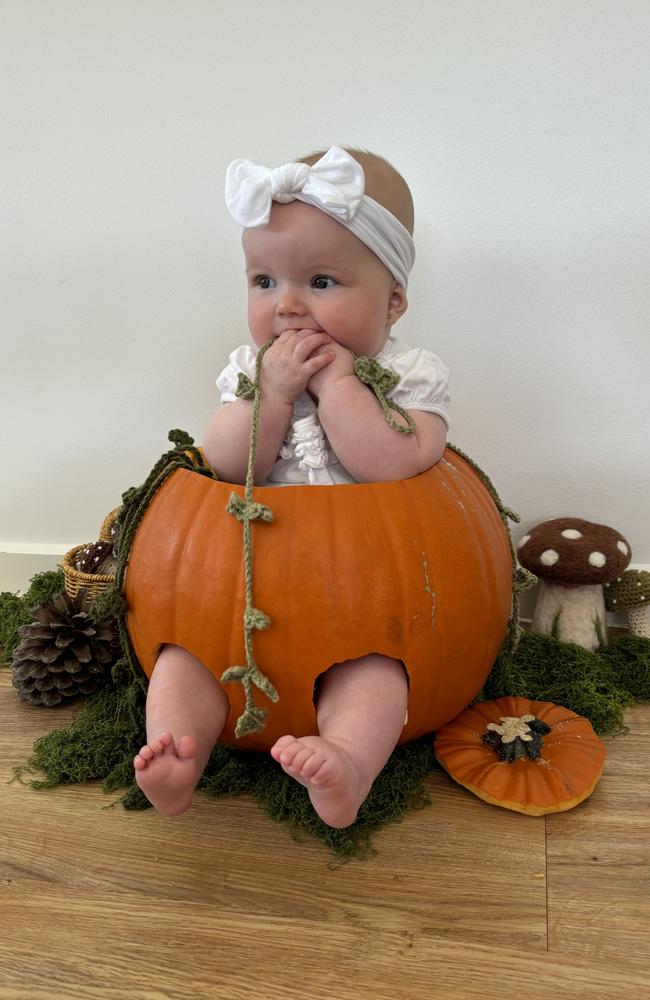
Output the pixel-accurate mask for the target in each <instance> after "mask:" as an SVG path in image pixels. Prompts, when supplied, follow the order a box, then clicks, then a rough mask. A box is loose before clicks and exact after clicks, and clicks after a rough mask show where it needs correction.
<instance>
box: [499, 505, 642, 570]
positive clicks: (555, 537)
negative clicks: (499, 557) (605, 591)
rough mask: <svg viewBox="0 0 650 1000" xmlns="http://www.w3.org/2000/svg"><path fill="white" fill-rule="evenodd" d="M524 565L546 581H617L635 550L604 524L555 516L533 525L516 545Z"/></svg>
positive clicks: (616, 532) (518, 556) (618, 533)
mask: <svg viewBox="0 0 650 1000" xmlns="http://www.w3.org/2000/svg"><path fill="white" fill-rule="evenodd" d="M517 558H518V559H519V562H520V563H521V565H522V566H523V567H524V568H525V569H528V570H530V572H531V573H534V574H535V576H538V577H540V578H541V579H543V580H551V581H553V582H554V583H564V584H570V585H574V586H575V585H578V584H602V583H607V582H608V581H610V580H615V579H616V578H617V577H619V576H620V575H621V573H622V572H623V570H624V569H625V568H626V566H627V565H628V563H629V562H630V559H631V558H632V552H631V549H630V546H629V543H628V542H627V540H626V539H625V538H624V537H623V535H621V534H620V532H618V531H615V529H614V528H608V527H607V525H605V524H594V522H593V521H584V520H583V519H582V518H579V517H556V518H554V519H553V520H552V521H543V522H542V523H541V524H538V525H536V527H534V528H531V529H530V530H529V531H528V532H527V533H526V534H525V535H524V537H523V538H522V539H521V541H520V542H519V544H518V546H517Z"/></svg>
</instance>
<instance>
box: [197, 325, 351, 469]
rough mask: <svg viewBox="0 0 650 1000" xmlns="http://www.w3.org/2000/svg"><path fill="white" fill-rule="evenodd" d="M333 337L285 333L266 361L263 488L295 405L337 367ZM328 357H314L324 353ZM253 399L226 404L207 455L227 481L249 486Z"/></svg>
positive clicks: (260, 438) (209, 435)
mask: <svg viewBox="0 0 650 1000" xmlns="http://www.w3.org/2000/svg"><path fill="white" fill-rule="evenodd" d="M330 342H331V340H330V337H328V335H327V334H326V333H323V332H317V331H314V330H285V332H284V333H282V334H280V336H279V337H278V338H277V340H276V341H275V342H274V343H273V344H272V346H271V347H270V348H269V349H268V350H267V351H266V353H265V354H264V357H263V358H262V402H261V406H260V421H259V429H258V434H257V447H256V452H255V466H254V470H253V475H254V479H255V482H256V483H263V482H264V480H265V479H266V477H267V476H268V474H269V472H270V471H271V469H272V468H273V465H274V463H275V461H276V459H277V457H278V454H279V452H280V448H281V446H282V442H283V441H284V438H285V436H286V433H287V431H288V429H289V424H290V423H291V418H292V415H293V404H294V402H295V400H296V399H297V398H298V396H300V394H301V393H302V392H304V391H305V389H306V387H307V383H308V382H309V380H310V378H311V377H312V376H313V375H314V374H315V373H316V372H318V371H320V370H321V369H322V368H324V367H326V366H327V365H329V364H331V362H332V360H333V356H334V355H333V353H332V352H331V351H328V350H327V347H328V345H329V344H330ZM319 349H320V351H321V352H322V353H319V354H314V352H315V351H317V350H319ZM252 413H253V402H252V400H245V399H238V400H237V401H236V402H234V403H225V404H224V405H223V406H222V407H220V409H218V410H217V412H216V413H215V415H214V416H213V418H212V420H211V421H210V424H209V425H208V429H207V431H206V433H205V438H204V442H203V452H204V454H205V457H206V459H207V460H208V462H209V464H210V465H211V466H212V468H213V469H215V471H216V472H217V473H218V475H219V476H220V478H221V479H223V480H225V481H226V482H228V483H243V482H245V480H246V471H247V468H248V449H249V439H250V426H251V417H252Z"/></svg>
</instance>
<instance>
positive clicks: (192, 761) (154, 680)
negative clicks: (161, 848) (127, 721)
mask: <svg viewBox="0 0 650 1000" xmlns="http://www.w3.org/2000/svg"><path fill="white" fill-rule="evenodd" d="M229 709H230V704H229V701H228V698H227V696H226V694H225V692H224V691H223V689H222V688H221V686H220V685H219V684H218V682H217V681H216V679H215V678H214V676H213V675H212V674H211V673H210V671H209V670H208V669H207V668H206V667H204V665H203V664H202V663H201V661H200V660H197V658H196V657H195V656H193V655H192V654H191V653H188V651H187V650H186V649H183V648H182V647H181V646H164V647H163V650H162V652H161V653H160V656H159V657H158V659H157V660H156V666H155V667H154V671H153V674H152V675H151V680H150V682H149V691H148V693H147V745H146V746H144V747H142V749H141V750H140V753H139V754H137V755H136V757H135V759H134V761H133V764H134V767H135V780H136V781H137V783H138V785H139V786H140V788H141V789H142V791H143V792H144V794H145V795H146V796H147V798H148V799H149V801H150V802H151V804H152V805H153V806H155V808H156V809H157V810H158V812H161V813H164V815H166V816H177V815H178V814H179V813H182V812H185V810H186V809H189V807H190V805H191V803H192V794H193V792H194V789H195V788H196V785H197V784H198V781H199V778H200V777H201V775H202V774H203V769H204V768H205V765H206V764H207V762H208V758H209V757H210V754H211V753H212V750H213V747H214V745H215V743H216V742H217V740H218V738H219V736H220V734H221V731H222V729H223V727H224V724H225V721H226V718H227V715H228V711H229Z"/></svg>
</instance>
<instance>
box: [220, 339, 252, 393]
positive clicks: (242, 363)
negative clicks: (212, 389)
mask: <svg viewBox="0 0 650 1000" xmlns="http://www.w3.org/2000/svg"><path fill="white" fill-rule="evenodd" d="M256 358H257V351H256V350H255V349H254V348H253V347H250V346H249V345H248V344H244V345H243V346H242V347H238V348H237V349H236V350H235V351H233V352H232V354H231V355H230V356H229V364H227V365H226V367H225V368H224V370H223V371H222V372H221V374H220V375H219V377H218V378H217V389H219V391H220V393H221V402H222V403H234V402H235V401H236V400H237V396H236V392H237V379H238V377H239V375H240V373H241V372H243V373H244V375H248V377H249V379H250V380H251V382H252V381H254V380H255V362H256Z"/></svg>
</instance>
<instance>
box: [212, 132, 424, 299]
mask: <svg viewBox="0 0 650 1000" xmlns="http://www.w3.org/2000/svg"><path fill="white" fill-rule="evenodd" d="M364 188H365V177H364V173H363V168H362V166H361V164H360V163H358V162H357V161H356V160H355V159H354V157H352V156H350V154H349V153H346V151H345V150H344V149H341V147H340V146H331V147H330V149H328V151H327V153H325V155H324V156H322V157H321V158H320V160H318V161H317V162H316V163H314V165H313V166H312V167H310V166H308V165H307V164H306V163H285V164H284V165H283V166H281V167H275V168H271V167H265V166H263V165H262V164H260V163H254V162H253V160H233V162H232V163H231V164H230V166H229V167H228V169H227V171H226V207H227V208H228V211H229V212H230V214H231V215H232V217H233V219H235V221H236V222H238V223H239V224H240V226H243V227H244V228H245V229H250V228H253V227H255V226H264V225H266V223H267V222H268V221H269V218H270V215H271V206H272V203H273V202H274V201H280V202H289V201H294V200H297V201H304V202H305V203H306V204H307V205H313V206H314V207H315V208H318V209H320V210H321V211H322V212H325V213H326V215H331V216H332V218H333V219H336V221H337V222H340V223H341V225H342V226H345V228H346V229H349V230H350V232H351V233H353V234H354V235H355V236H356V237H357V238H358V239H360V240H361V242H362V243H365V245H366V246H367V247H369V248H370V250H372V252H373V253H375V254H376V255H377V257H379V259H380V261H381V262H382V264H384V265H385V266H386V267H387V268H388V270H389V271H390V273H391V274H392V275H393V277H394V278H395V280H396V281H398V282H399V284H400V285H401V286H402V287H403V288H404V289H406V287H407V284H408V275H409V271H410V270H411V268H412V267H413V261H414V260H415V244H414V243H413V237H412V236H411V234H410V233H409V232H408V230H407V229H405V228H404V226H403V225H402V223H401V222H400V221H399V219H396V218H395V216H394V215H393V214H392V212H389V211H388V209H387V208H384V206H383V205H380V204H379V202H377V201H375V200H374V199H373V198H369V197H368V195H365V194H364V193H363V192H364Z"/></svg>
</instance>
